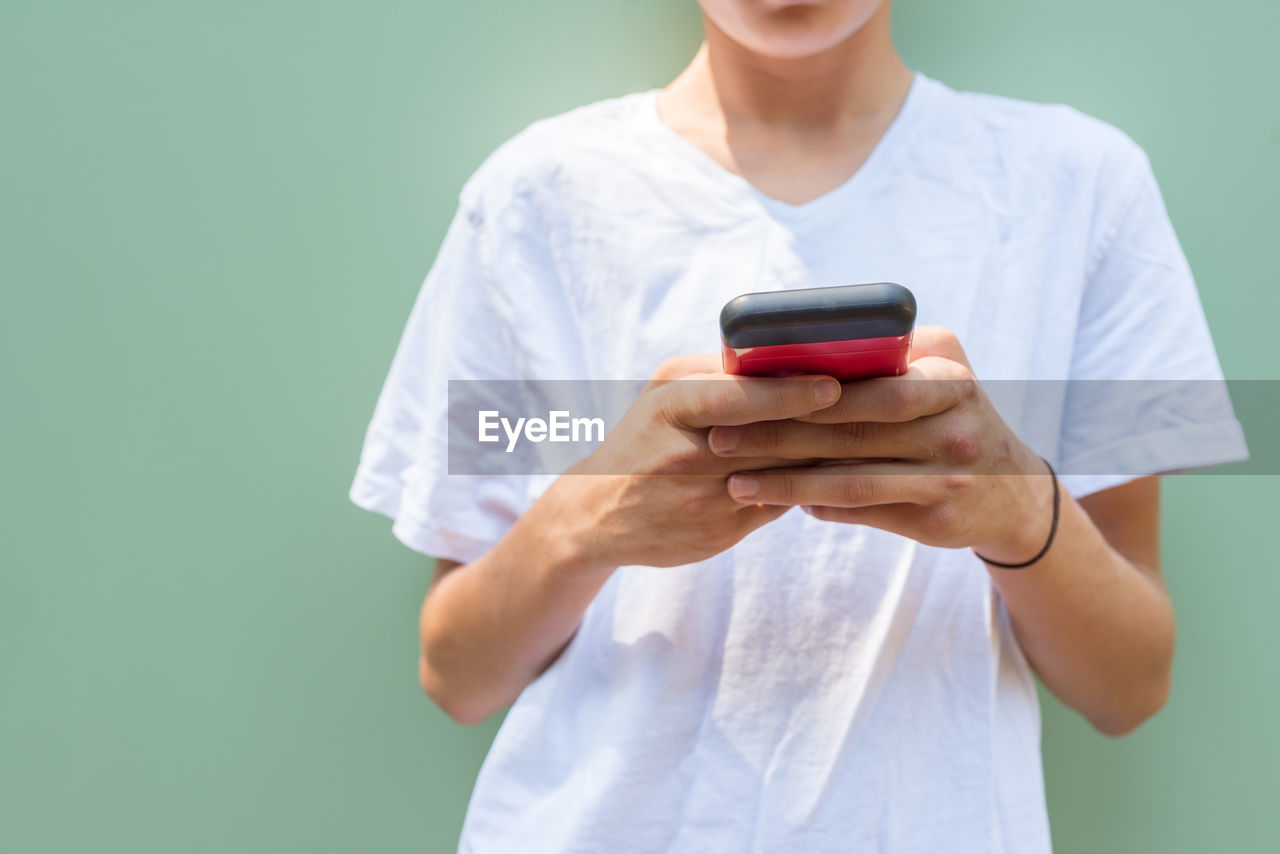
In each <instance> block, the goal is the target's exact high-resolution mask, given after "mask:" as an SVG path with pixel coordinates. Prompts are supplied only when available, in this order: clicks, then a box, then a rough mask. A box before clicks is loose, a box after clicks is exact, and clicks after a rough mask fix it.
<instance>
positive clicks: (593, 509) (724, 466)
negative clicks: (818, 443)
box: [544, 355, 840, 570]
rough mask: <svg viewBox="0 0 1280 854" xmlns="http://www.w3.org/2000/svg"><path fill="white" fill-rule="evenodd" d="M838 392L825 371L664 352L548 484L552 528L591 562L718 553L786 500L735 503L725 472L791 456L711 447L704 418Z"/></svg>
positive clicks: (765, 416)
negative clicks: (743, 367)
mask: <svg viewBox="0 0 1280 854" xmlns="http://www.w3.org/2000/svg"><path fill="white" fill-rule="evenodd" d="M839 397H840V384H839V383H838V382H837V381H836V380H834V379H832V378H831V377H823V376H802V377H786V378H763V377H740V376H733V375H730V374H725V373H722V372H721V371H720V370H719V357H718V356H715V355H705V356H679V357H675V358H674V359H669V360H667V361H666V362H664V363H663V365H662V366H661V367H659V369H658V370H657V371H656V372H655V373H654V375H653V377H652V378H651V379H650V381H649V383H648V384H647V385H646V386H645V388H644V390H643V391H642V392H641V393H640V395H639V397H637V398H636V400H635V402H634V403H633V404H632V405H631V407H630V408H629V409H628V410H627V412H626V414H625V415H624V416H623V418H622V419H621V421H619V423H618V424H617V426H616V427H615V428H614V429H613V431H612V432H610V433H609V435H608V436H606V437H605V440H604V442H603V443H602V444H601V445H600V447H599V448H597V449H596V450H595V452H594V453H592V454H591V455H590V456H589V457H587V458H586V459H584V460H582V461H581V462H579V463H578V464H577V465H575V466H573V467H572V468H570V469H569V471H568V472H566V474H564V475H563V476H561V477H560V478H559V479H558V480H557V481H556V482H555V484H553V485H552V487H551V488H550V489H548V491H547V494H546V495H545V496H544V498H546V499H549V500H551V501H553V502H555V504H556V509H557V511H558V512H556V513H555V514H554V516H553V518H555V519H556V520H557V528H558V530H557V531H556V533H557V535H559V536H560V537H562V538H564V539H563V540H562V542H567V543H570V544H572V546H573V548H572V550H573V552H574V553H575V554H576V556H577V560H575V561H574V564H575V565H577V566H580V567H583V568H586V569H591V570H598V569H611V568H613V567H618V566H627V565H642V566H679V565H681V564H686V563H693V562H695V561H698V560H703V559H705V558H708V557H711V556H712V555H715V554H718V553H719V552H722V551H724V550H725V549H727V548H729V547H730V546H732V545H734V544H735V543H737V542H738V541H739V540H741V539H742V538H743V537H745V536H746V535H747V534H748V533H750V532H751V531H753V530H755V529H756V528H759V527H760V526H761V525H764V524H765V523H767V522H770V521H772V520H774V519H776V518H778V517H779V516H781V515H782V514H783V513H785V512H786V511H787V510H788V509H790V508H788V507H785V506H773V507H768V506H763V505H746V506H744V505H741V504H738V503H737V502H735V501H734V500H733V499H732V498H730V497H729V495H728V492H727V489H726V480H727V479H728V477H729V475H730V474H732V473H733V472H735V471H743V470H751V469H761V468H770V467H775V466H794V465H795V461H794V460H773V459H761V458H758V457H753V458H734V457H719V456H716V455H715V454H714V453H712V452H711V449H710V447H709V446H708V444H707V442H708V433H709V431H710V428H711V427H713V426H734V425H740V424H749V423H755V422H762V421H778V420H782V419H787V418H797V417H801V416H805V415H808V414H810V413H812V412H816V411H817V410H819V409H825V408H826V407H828V406H830V405H832V404H833V403H835V402H836V400H837V399H838V398H839Z"/></svg>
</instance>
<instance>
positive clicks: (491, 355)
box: [350, 179, 529, 563]
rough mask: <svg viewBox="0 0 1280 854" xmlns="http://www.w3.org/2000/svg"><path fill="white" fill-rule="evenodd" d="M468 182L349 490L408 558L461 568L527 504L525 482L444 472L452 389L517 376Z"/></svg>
mask: <svg viewBox="0 0 1280 854" xmlns="http://www.w3.org/2000/svg"><path fill="white" fill-rule="evenodd" d="M473 182H474V179H473ZM473 182H469V184H468V186H467V187H466V188H464V190H463V192H462V194H461V196H460V203H459V207H458V210H457V213H456V214H455V215H454V218H453V220H452V222H451V223H450V225H449V228H448V231H447V232H446V235H445V238H444V241H443V242H442V244H441V247H440V251H439V253H438V255H437V257H436V259H435V262H434V264H433V265H432V267H431V269H430V271H429V272H428V274H427V276H426V278H425V280H424V282H423V284H422V287H421V289H420V290H419V292H418V295H417V298H416V300H415V302H414V304H413V308H412V311H411V312H410V314H409V319H408V322H407V323H406V325H405V327H404V332H403V334H402V336H401V338H400V342H399V345H398V347H397V348H396V351H395V356H394V358H393V359H392V362H391V367H390V370H389V372H388V374H387V377H386V380H385V382H384V384H383V386H382V390H381V393H380V394H379V396H378V400H377V404H376V405H375V407H374V412H373V418H372V420H371V421H370V423H369V427H368V430H367V432H366V435H365V439H364V445H363V447H362V449H361V453H360V462H359V465H358V467H357V469H356V474H355V479H354V481H353V483H352V484H351V489H350V498H351V500H352V501H353V502H354V503H355V504H356V505H358V506H360V507H362V508H365V509H367V510H372V511H374V512H376V513H380V514H382V515H384V516H387V517H389V518H391V519H392V520H394V524H393V525H392V532H393V533H394V534H395V536H396V537H397V538H398V539H399V540H400V541H401V542H403V543H404V544H405V545H406V546H408V547H409V548H411V549H414V550H415V551H418V552H421V553H423V554H426V555H430V556H432V557H438V558H447V559H451V560H457V561H461V562H464V563H465V562H467V561H470V560H473V559H475V558H476V557H479V556H480V555H481V554H483V553H484V552H485V551H487V550H488V549H489V548H491V547H492V546H493V545H494V544H495V543H496V542H497V541H498V540H499V539H501V537H502V536H503V535H504V534H505V533H506V531H507V530H508V529H509V528H510V527H511V525H512V524H513V523H514V522H515V520H516V519H517V518H518V517H519V515H520V514H521V513H522V512H523V511H524V510H525V509H526V507H527V504H528V502H529V497H528V488H527V486H528V485H527V482H526V480H527V479H525V478H521V477H517V476H501V475H492V476H469V475H454V476H450V475H449V472H448V463H449V459H448V382H449V380H451V379H452V380H459V379H460V380H489V379H493V380H511V379H513V378H516V377H517V376H518V372H519V365H518V364H517V361H518V356H517V352H516V345H515V343H514V341H513V335H514V333H513V330H512V328H511V325H510V323H509V320H508V318H507V317H506V316H505V312H504V311H503V310H502V309H501V300H500V298H499V297H498V295H497V294H496V293H495V290H496V289H495V287H494V284H493V278H494V276H493V263H492V257H493V250H492V248H491V246H490V244H491V242H492V241H491V235H490V225H489V224H488V223H487V222H486V218H485V208H484V206H483V205H482V204H481V203H480V201H479V200H478V199H477V198H476V197H475V194H473V193H472V192H471V183H473Z"/></svg>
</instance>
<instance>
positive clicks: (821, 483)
mask: <svg viewBox="0 0 1280 854" xmlns="http://www.w3.org/2000/svg"><path fill="white" fill-rule="evenodd" d="M911 358H912V361H911V365H910V367H909V369H908V371H907V373H906V374H904V375H902V376H900V377H882V378H876V379H869V380H861V381H858V382H852V383H846V384H845V386H844V390H843V393H842V395H841V397H840V399H839V401H838V402H837V403H836V404H835V405H834V406H832V407H830V408H829V409H825V410H821V411H819V412H815V413H813V414H812V415H810V416H808V417H806V418H802V419H796V420H789V421H766V422H757V423H755V424H746V425H742V426H738V427H714V428H712V429H711V434H710V445H711V450H712V451H713V452H715V453H716V454H718V455H720V456H726V457H736V456H748V457H775V458H782V459H795V460H797V461H798V460H812V459H815V458H816V459H824V460H830V461H832V462H830V463H829V464H823V465H819V466H812V465H810V466H804V467H798V468H781V469H769V470H766V471H752V472H743V473H738V474H735V475H734V476H733V477H731V478H730V479H729V486H728V488H729V494H730V495H731V496H732V497H733V498H734V499H735V500H737V501H740V502H741V503H743V504H782V505H801V506H804V507H805V510H806V512H808V513H810V514H811V515H813V516H814V517H816V518H818V519H824V520H829V521H835V522H851V523H855V524H860V525H870V526H872V527H876V528H882V529H884V530H887V531H892V532H894V533H898V534H902V535H903V536H907V537H910V538H912V539H914V540H917V541H919V542H922V543H925V544H928V545H935V546H944V547H951V548H962V547H966V546H969V547H972V548H974V549H975V550H976V551H979V552H981V553H982V554H983V555H985V556H987V557H989V558H991V559H993V560H998V561H1003V562H1010V563H1014V562H1018V561H1023V560H1026V559H1028V558H1029V557H1031V556H1032V555H1034V554H1035V553H1036V551H1037V550H1038V549H1039V548H1040V547H1041V545H1042V544H1043V543H1044V540H1045V538H1046V536H1047V535H1048V530H1049V524H1050V517H1051V502H1052V496H1053V486H1052V484H1051V482H1050V481H1049V478H1048V471H1047V469H1046V468H1045V464H1044V463H1043V462H1042V461H1041V460H1040V459H1039V458H1038V457H1037V456H1036V455H1035V453H1034V452H1033V451H1031V449H1030V448H1028V447H1027V446H1026V445H1024V444H1023V443H1022V442H1021V441H1020V440H1019V439H1018V437H1017V436H1016V435H1014V433H1013V431H1012V430H1011V429H1010V428H1009V426H1008V425H1007V424H1005V422H1004V420H1003V419H1002V418H1001V417H1000V415H999V414H998V413H997V412H996V410H995V408H994V407H993V406H992V405H991V402H990V400H989V399H988V398H987V396H986V394H985V393H984V392H983V390H982V388H981V387H980V386H979V385H978V382H977V380H976V378H975V377H974V375H973V371H972V369H971V368H970V365H969V362H968V360H967V359H966V357H965V354H964V350H963V349H962V348H961V346H960V342H959V341H958V340H957V339H956V337H955V335H954V334H953V333H952V332H951V331H950V330H948V329H945V328H943V327H940V326H922V327H919V328H918V329H917V330H916V333H915V337H914V339H913V342H912V352H911Z"/></svg>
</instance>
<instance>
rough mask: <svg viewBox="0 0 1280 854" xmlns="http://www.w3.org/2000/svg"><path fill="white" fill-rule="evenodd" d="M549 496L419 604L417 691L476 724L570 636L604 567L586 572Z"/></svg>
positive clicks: (460, 718)
mask: <svg viewBox="0 0 1280 854" xmlns="http://www.w3.org/2000/svg"><path fill="white" fill-rule="evenodd" d="M559 510H560V508H558V507H557V506H556V496H555V494H554V487H553V490H550V491H549V492H548V494H547V495H544V496H543V498H542V499H539V501H538V502H535V504H534V506H533V507H531V508H530V510H529V511H528V512H527V513H525V514H524V516H522V517H521V519H520V520H519V521H518V522H517V523H516V524H515V525H514V526H513V527H512V529H511V531H510V532H508V534H507V535H506V536H505V537H504V538H503V539H502V540H501V541H500V542H499V543H498V544H497V545H495V546H494V547H493V548H492V549H491V550H490V551H488V552H487V553H485V554H484V555H483V556H481V557H480V558H477V559H476V560H475V561H472V562H471V563H469V564H465V565H463V566H460V567H458V568H456V569H454V570H452V571H450V572H449V573H447V574H446V575H445V576H444V577H442V578H441V579H439V581H438V582H437V583H436V585H435V587H434V589H432V590H431V591H430V593H429V594H428V595H427V597H426V598H425V600H424V602H423V608H422V618H421V624H420V630H421V641H422V655H421V659H420V664H419V667H420V671H421V674H420V675H421V678H422V684H423V687H424V688H425V689H426V691H427V693H428V694H430V695H431V697H432V699H434V700H435V701H436V702H437V703H438V704H439V705H440V707H441V708H443V709H444V710H445V711H446V712H447V713H448V714H449V715H450V716H451V717H453V718H454V719H455V720H458V721H460V722H463V723H478V722H480V721H482V720H484V719H485V718H487V717H489V716H490V715H492V714H494V713H495V712H497V711H498V710H500V709H501V708H502V707H504V706H506V705H508V704H510V703H511V702H512V701H513V700H515V698H516V697H517V696H518V695H519V693H520V692H521V691H522V690H523V689H524V687H525V686H526V685H528V684H529V683H530V682H532V681H533V680H534V679H536V678H537V677H538V675H539V674H540V673H541V672H542V671H543V670H545V669H546V667H547V666H548V665H549V664H550V663H551V662H552V661H554V659H555V657H556V656H557V655H558V654H559V652H560V651H561V650H562V649H563V648H564V646H565V645H566V644H567V643H568V641H569V640H570V639H571V638H572V637H573V634H574V632H575V631H576V630H577V627H578V625H579V623H580V622H581V620H582V615H583V613H584V612H585V611H586V609H587V606H588V605H589V604H590V603H591V600H592V599H593V598H594V597H595V595H596V594H597V593H598V592H599V590H600V588H601V587H602V586H603V585H604V583H605V581H606V580H607V579H608V577H609V575H610V573H611V572H612V569H610V568H605V567H599V566H588V565H585V563H584V562H583V561H582V559H581V557H580V556H579V554H578V552H577V550H576V546H575V544H574V542H573V539H574V538H573V537H571V536H565V535H564V533H563V528H562V526H560V525H557V524H556V517H557V516H558V515H559Z"/></svg>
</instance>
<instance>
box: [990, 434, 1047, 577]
mask: <svg viewBox="0 0 1280 854" xmlns="http://www.w3.org/2000/svg"><path fill="white" fill-rule="evenodd" d="M1040 462H1042V463H1044V464H1045V465H1046V466H1048V467H1049V477H1050V478H1051V479H1052V480H1053V522H1052V524H1050V525H1049V539H1047V540H1045V543H1044V548H1042V549H1041V550H1040V551H1039V552H1037V553H1036V556H1035V557H1033V558H1032V559H1031V560H1029V561H1026V562H1024V563H1001V562H1000V561H998V560H992V559H991V558H987V557H983V556H982V555H979V554H978V553H977V552H976V551H975V552H974V554H976V555H978V559H979V560H981V561H982V562H983V563H989V564H991V565H992V566H998V567H1000V568H1001V569H1023V568H1025V567H1028V566H1031V564H1033V563H1035V562H1036V561H1038V560H1040V558H1042V557H1044V556H1045V554H1047V553H1048V551H1049V546H1051V545H1053V538H1054V536H1056V535H1057V533H1058V505H1059V503H1060V496H1059V495H1058V474H1057V472H1055V471H1054V470H1053V466H1051V465H1049V461H1048V460H1046V459H1045V458H1044V457H1041V458H1040Z"/></svg>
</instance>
